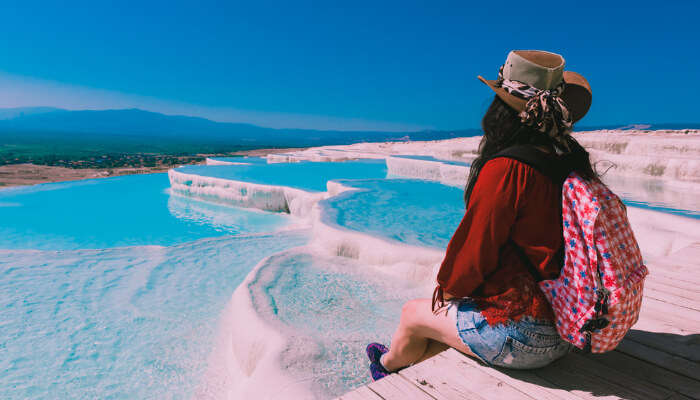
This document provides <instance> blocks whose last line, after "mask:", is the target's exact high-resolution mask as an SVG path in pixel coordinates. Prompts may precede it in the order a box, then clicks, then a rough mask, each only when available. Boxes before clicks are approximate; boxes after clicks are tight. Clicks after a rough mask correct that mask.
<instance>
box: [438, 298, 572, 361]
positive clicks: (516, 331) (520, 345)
mask: <svg viewBox="0 0 700 400" xmlns="http://www.w3.org/2000/svg"><path fill="white" fill-rule="evenodd" d="M455 308H456V312H454V311H455V310H454V309H455ZM448 314H449V315H452V316H454V318H455V322H456V324H457V332H458V334H459V337H460V339H462V342H464V344H466V345H467V346H468V347H469V348H470V349H471V351H472V352H473V353H474V354H475V355H476V356H478V357H479V358H480V359H481V360H482V361H484V362H485V363H487V364H489V365H492V366H497V367H505V368H513V369H532V368H540V367H544V366H545V365H547V364H549V363H551V362H552V361H555V360H557V359H559V358H561V357H563V356H564V355H566V353H568V352H569V350H570V349H571V345H570V344H569V343H568V342H566V341H564V340H563V339H562V338H561V337H560V336H559V333H557V329H556V328H555V327H554V325H553V324H552V323H551V322H546V321H537V320H535V319H533V318H531V317H527V316H526V317H523V318H522V319H520V320H519V321H517V322H514V321H509V322H507V323H505V324H497V325H495V326H491V325H489V324H488V323H486V319H485V318H484V317H483V315H481V313H480V312H479V310H478V309H477V308H476V306H475V304H474V303H473V302H471V301H470V300H465V299H463V300H459V301H455V302H452V303H451V305H450V310H449V311H448Z"/></svg>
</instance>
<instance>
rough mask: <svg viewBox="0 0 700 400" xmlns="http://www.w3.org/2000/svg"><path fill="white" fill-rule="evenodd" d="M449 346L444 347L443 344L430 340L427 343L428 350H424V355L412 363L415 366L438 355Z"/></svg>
mask: <svg viewBox="0 0 700 400" xmlns="http://www.w3.org/2000/svg"><path fill="white" fill-rule="evenodd" d="M449 348H450V346H448V345H446V344H445V343H441V342H437V341H435V340H433V339H430V341H429V342H428V348H427V349H425V353H423V355H422V356H421V357H420V358H419V359H418V360H416V361H415V362H414V364H417V363H419V362H421V361H424V360H427V359H429V358H430V357H432V356H435V355H437V354H438V353H442V352H443V351H445V350H447V349H449Z"/></svg>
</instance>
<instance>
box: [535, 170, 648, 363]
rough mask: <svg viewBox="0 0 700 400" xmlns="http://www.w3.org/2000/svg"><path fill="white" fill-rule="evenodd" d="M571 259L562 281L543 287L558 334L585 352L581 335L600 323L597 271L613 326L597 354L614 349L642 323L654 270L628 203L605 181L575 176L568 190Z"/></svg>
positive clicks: (596, 341)
mask: <svg viewBox="0 0 700 400" xmlns="http://www.w3.org/2000/svg"><path fill="white" fill-rule="evenodd" d="M562 212H563V215H562V218H563V222H564V245H565V258H564V267H563V268H562V271H561V274H560V276H559V278H557V279H553V280H547V281H542V282H540V288H541V289H542V291H543V292H544V294H545V296H546V297H547V300H549V302H550V303H551V304H552V308H553V309H554V314H555V317H556V321H557V330H558V331H559V334H560V335H561V336H562V338H564V339H565V340H567V341H569V342H571V343H573V344H574V345H575V346H577V347H579V348H583V347H584V346H585V344H586V338H585V335H584V334H583V333H580V332H579V330H580V329H581V327H582V326H583V325H584V324H585V323H586V322H587V321H588V320H589V319H592V318H595V317H596V315H595V308H594V306H595V303H596V289H597V280H596V274H597V273H598V271H597V269H598V266H600V271H601V280H602V282H603V285H604V286H605V288H606V289H607V290H608V291H610V297H609V299H608V314H606V315H605V318H607V319H608V320H609V321H610V323H609V324H608V326H607V327H606V328H604V329H601V330H597V331H595V332H593V333H592V334H591V351H592V352H594V353H603V352H606V351H610V350H612V349H614V348H615V347H616V346H617V345H618V343H620V341H621V340H622V338H623V337H624V336H625V334H626V333H627V331H628V330H629V329H630V328H631V327H632V325H634V324H635V323H636V322H637V318H638V317H639V309H640V308H641V302H642V291H643V288H644V277H645V276H646V275H647V273H648V271H647V268H646V266H644V263H643V261H642V255H641V253H640V251H639V246H638V245H637V241H636V240H635V238H634V233H633V232H632V229H631V228H630V225H629V221H628V220H627V212H626V210H625V206H624V205H623V204H622V201H620V199H619V198H618V197H617V196H616V195H615V194H614V193H612V192H611V191H610V189H608V188H607V187H606V186H605V185H603V184H602V183H601V182H597V181H592V182H588V181H585V180H584V179H583V178H581V177H580V176H579V175H578V174H576V173H572V174H571V175H569V177H568V178H567V179H566V181H565V182H564V187H563V191H562Z"/></svg>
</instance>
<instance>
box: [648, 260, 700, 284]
mask: <svg viewBox="0 0 700 400" xmlns="http://www.w3.org/2000/svg"><path fill="white" fill-rule="evenodd" d="M693 262H696V261H693ZM647 268H648V269H649V275H650V276H653V275H657V274H659V275H663V276H665V277H667V278H670V279H678V280H682V281H685V282H688V283H693V284H700V276H697V269H698V266H697V265H694V266H692V267H690V266H681V265H678V264H674V263H670V262H668V261H667V260H666V259H664V260H659V261H656V262H655V263H653V264H652V265H650V266H649V265H647Z"/></svg>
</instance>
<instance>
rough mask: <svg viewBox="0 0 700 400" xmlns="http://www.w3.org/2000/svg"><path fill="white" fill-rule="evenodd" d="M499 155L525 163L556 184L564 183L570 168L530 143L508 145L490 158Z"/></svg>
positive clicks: (562, 161)
mask: <svg viewBox="0 0 700 400" xmlns="http://www.w3.org/2000/svg"><path fill="white" fill-rule="evenodd" d="M499 157H505V158H512V159H513V160H516V161H520V162H521V163H524V164H527V165H529V166H530V167H532V168H534V169H535V170H537V171H538V172H539V173H541V174H542V175H545V176H546V177H548V178H549V179H551V180H552V182H554V183H555V184H558V185H561V184H562V183H564V180H565V179H566V177H567V176H568V175H569V173H570V172H571V170H572V169H571V167H570V166H569V165H568V163H567V162H565V161H564V160H563V159H562V158H561V157H559V156H557V155H555V154H550V153H545V152H544V151H542V150H539V149H538V148H536V147H535V146H532V145H526V144H523V145H516V146H511V147H508V148H506V149H504V150H502V151H500V152H498V153H496V154H495V155H494V156H493V157H491V160H493V159H494V158H499Z"/></svg>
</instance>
